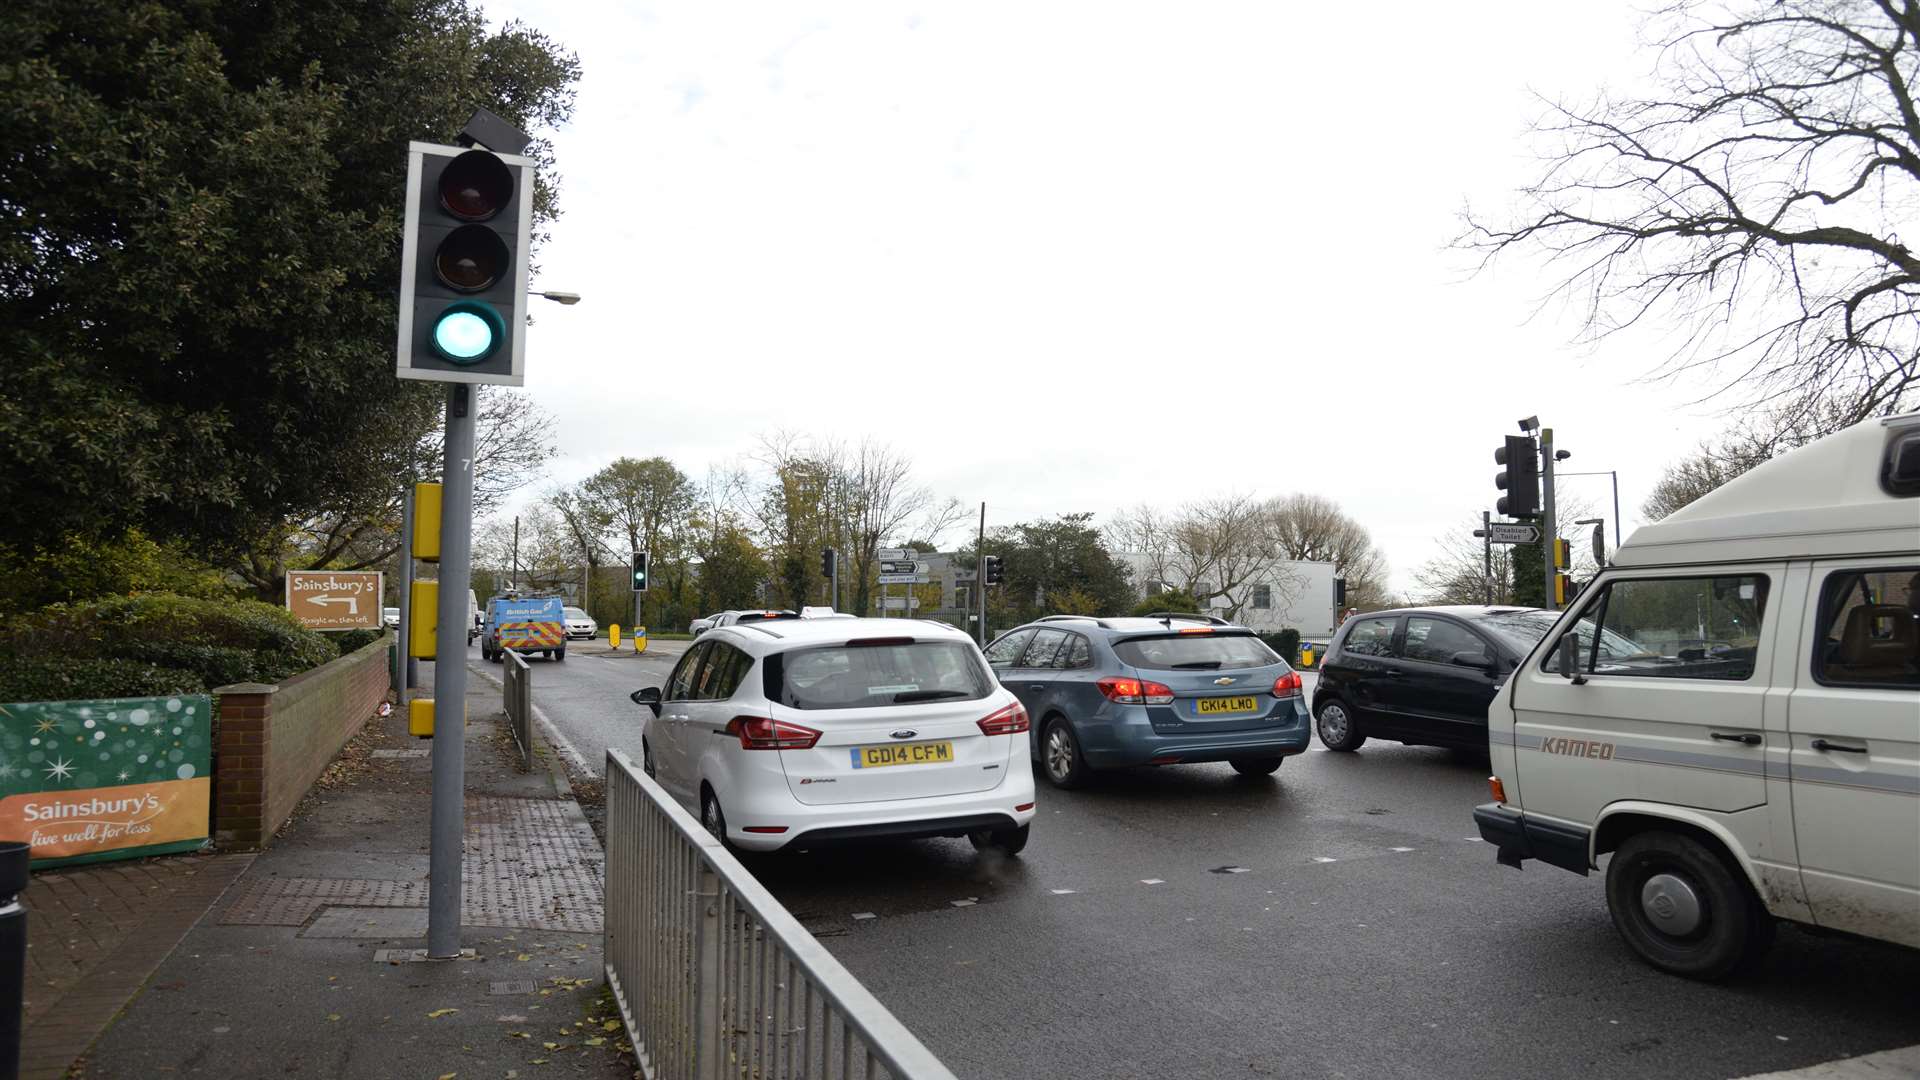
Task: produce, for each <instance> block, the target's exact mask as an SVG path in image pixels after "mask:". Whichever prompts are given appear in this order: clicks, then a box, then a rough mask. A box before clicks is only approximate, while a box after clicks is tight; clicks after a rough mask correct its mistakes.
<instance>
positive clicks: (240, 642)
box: [0, 594, 340, 701]
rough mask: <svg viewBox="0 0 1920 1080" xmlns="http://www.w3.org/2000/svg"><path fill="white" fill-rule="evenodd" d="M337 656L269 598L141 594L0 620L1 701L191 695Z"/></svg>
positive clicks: (278, 676)
mask: <svg viewBox="0 0 1920 1080" xmlns="http://www.w3.org/2000/svg"><path fill="white" fill-rule="evenodd" d="M338 655H340V654H339V651H338V650H337V649H336V647H335V643H334V642H331V641H329V640H327V638H326V636H325V635H322V634H316V633H314V632H313V631H311V630H308V629H306V628H304V627H302V626H301V625H300V624H299V623H297V622H295V621H294V619H293V617H292V616H291V615H289V614H287V613H286V612H285V611H283V610H282V609H280V608H278V607H275V606H273V605H271V604H262V603H259V602H257V601H253V600H202V599H195V598H192V597H185V596H171V595H166V594H148V595H143V596H123V597H113V598H110V599H106V600H95V601H90V602H87V603H80V604H55V605H53V606H51V607H47V608H42V609H41V610H39V611H36V612H33V613H31V614H27V615H22V616H18V617H16V618H12V619H8V620H6V621H5V623H4V624H0V701H53V700H62V699H72V698H95V697H139V696H147V695H153V694H170V693H199V692H201V691H204V690H208V689H211V688H213V687H217V686H224V685H226V684H228V683H236V682H266V683H271V682H279V681H280V680H282V679H285V678H288V677H290V676H293V675H297V674H299V673H300V672H303V671H307V670H309V669H311V668H315V667H318V666H320V665H321V664H324V663H326V662H327V661H329V660H332V659H333V658H334V657H336V656H338Z"/></svg>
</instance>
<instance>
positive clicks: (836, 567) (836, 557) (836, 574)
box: [827, 548, 840, 611]
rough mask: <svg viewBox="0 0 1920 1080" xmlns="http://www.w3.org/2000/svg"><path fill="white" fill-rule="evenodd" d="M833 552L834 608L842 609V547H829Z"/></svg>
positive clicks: (836, 609)
mask: <svg viewBox="0 0 1920 1080" xmlns="http://www.w3.org/2000/svg"><path fill="white" fill-rule="evenodd" d="M827 550H828V551H831V552H833V610H835V611H839V610H840V549H839V548H828V549H827Z"/></svg>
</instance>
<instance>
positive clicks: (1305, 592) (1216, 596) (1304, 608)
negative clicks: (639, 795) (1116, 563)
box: [1116, 551, 1340, 642]
mask: <svg viewBox="0 0 1920 1080" xmlns="http://www.w3.org/2000/svg"><path fill="white" fill-rule="evenodd" d="M1116 557H1117V558H1119V559H1120V560H1121V561H1123V562H1125V563H1126V564H1127V567H1128V569H1129V570H1131V571H1132V572H1133V581H1134V584H1135V585H1136V586H1137V587H1139V588H1140V590H1141V591H1142V592H1143V593H1149V594H1150V593H1152V592H1155V591H1159V590H1162V589H1179V588H1184V589H1186V590H1188V591H1189V592H1191V593H1193V594H1194V595H1195V596H1196V597H1199V598H1200V600H1201V602H1202V603H1204V604H1206V606H1207V610H1205V611H1203V612H1199V613H1198V614H1205V615H1218V616H1220V617H1222V618H1226V617H1228V615H1227V613H1228V612H1229V611H1231V610H1233V607H1234V605H1235V604H1236V603H1238V604H1239V608H1240V610H1239V612H1238V613H1237V614H1235V615H1233V616H1232V618H1233V619H1234V621H1236V622H1238V623H1240V625H1242V626H1246V627H1249V628H1251V629H1253V630H1258V631H1260V632H1261V633H1275V632H1278V631H1281V630H1285V629H1288V628H1292V629H1295V630H1298V631H1300V639H1301V640H1302V641H1316V642H1324V641H1326V640H1327V639H1328V638H1329V637H1331V636H1332V635H1333V629H1334V627H1336V626H1338V625H1340V615H1339V610H1338V609H1337V607H1336V606H1335V603H1334V566H1333V564H1332V563H1330V562H1295V561H1293V560H1290V559H1268V560H1265V561H1262V562H1260V563H1259V564H1257V565H1256V566H1254V567H1253V568H1252V569H1251V571H1250V572H1247V573H1244V574H1243V575H1241V576H1242V577H1243V578H1244V580H1241V581H1239V582H1237V583H1235V584H1233V585H1231V586H1229V587H1228V588H1227V589H1226V590H1225V591H1222V589H1221V587H1220V584H1219V583H1218V582H1212V581H1206V580H1204V579H1202V580H1191V579H1188V578H1187V577H1186V576H1185V575H1184V574H1183V573H1182V572H1181V571H1180V570H1179V569H1177V568H1175V567H1174V566H1172V565H1170V564H1167V565H1162V566H1160V567H1159V568H1158V569H1156V568H1155V566H1154V559H1153V557H1152V556H1151V555H1148V554H1146V553H1144V552H1134V551H1123V552H1120V553H1118V555H1117V556H1116Z"/></svg>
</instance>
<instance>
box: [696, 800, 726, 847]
mask: <svg viewBox="0 0 1920 1080" xmlns="http://www.w3.org/2000/svg"><path fill="white" fill-rule="evenodd" d="M700 824H701V825H703V826H705V828H706V830H707V832H709V833H712V834H713V838H714V839H716V840H718V841H720V842H721V843H723V844H724V843H726V842H727V815H726V814H724V813H722V812H721V811H720V800H719V799H718V798H716V797H714V794H713V792H712V791H708V792H706V794H705V795H703V796H702V797H701V799H700Z"/></svg>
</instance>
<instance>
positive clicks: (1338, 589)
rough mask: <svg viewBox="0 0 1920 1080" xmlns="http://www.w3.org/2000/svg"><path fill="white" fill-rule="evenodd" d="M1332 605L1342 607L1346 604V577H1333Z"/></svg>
mask: <svg viewBox="0 0 1920 1080" xmlns="http://www.w3.org/2000/svg"><path fill="white" fill-rule="evenodd" d="M1333 606H1334V607H1337V608H1343V607H1346V606H1347V579H1346V578H1343V577H1337V578H1334V579H1333Z"/></svg>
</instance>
